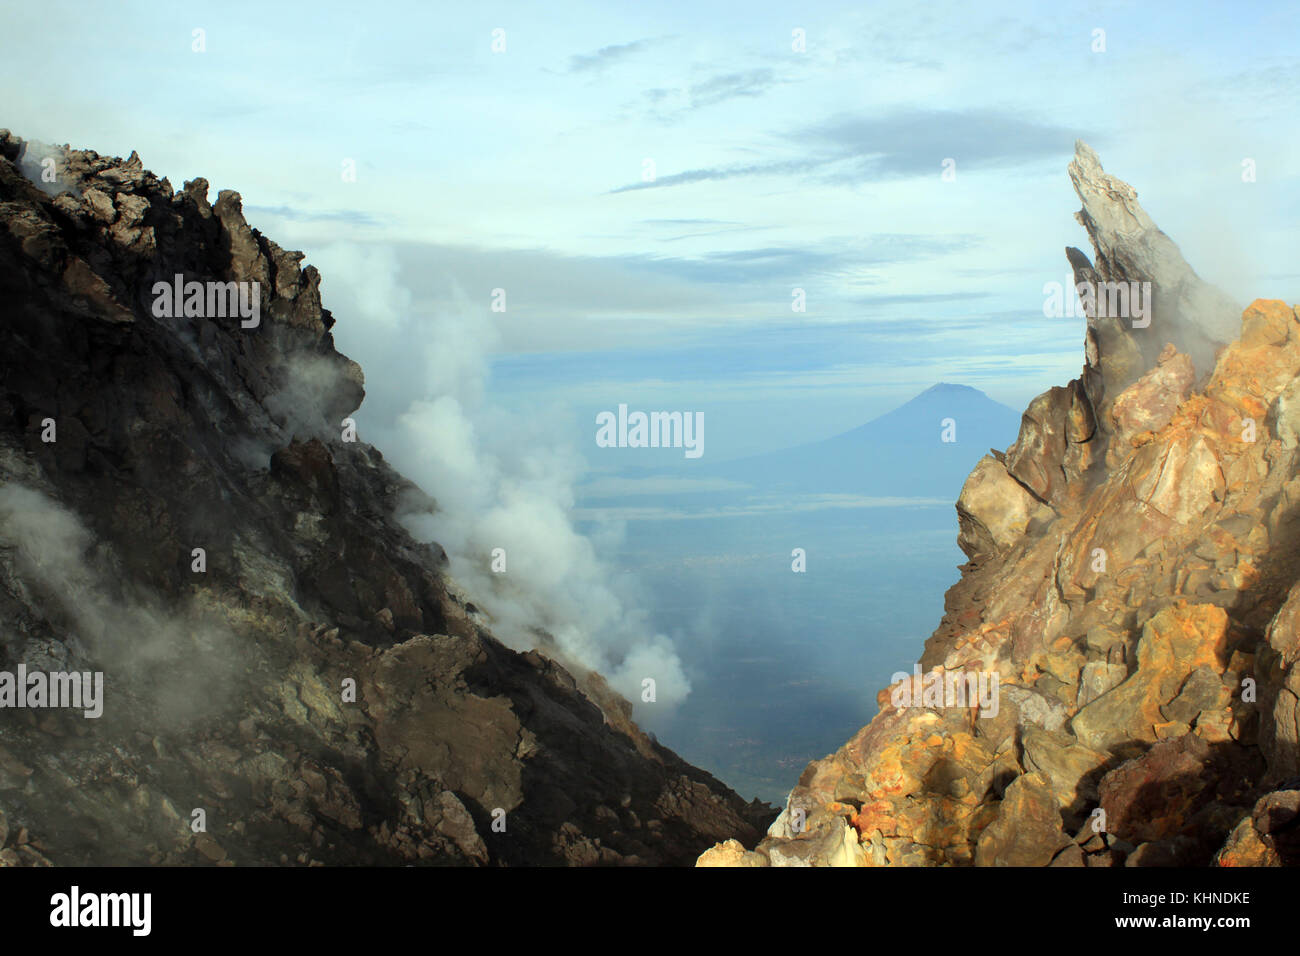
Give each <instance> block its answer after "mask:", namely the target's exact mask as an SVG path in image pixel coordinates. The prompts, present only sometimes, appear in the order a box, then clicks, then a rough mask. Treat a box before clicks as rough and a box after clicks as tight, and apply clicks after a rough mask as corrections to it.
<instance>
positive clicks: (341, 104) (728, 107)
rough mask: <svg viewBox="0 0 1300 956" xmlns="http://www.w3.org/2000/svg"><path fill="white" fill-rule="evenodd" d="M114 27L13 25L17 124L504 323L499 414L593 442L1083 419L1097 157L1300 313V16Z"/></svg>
mask: <svg viewBox="0 0 1300 956" xmlns="http://www.w3.org/2000/svg"><path fill="white" fill-rule="evenodd" d="M111 6H112V7H113V8H114V9H115V11H116V12H115V13H114V15H113V16H112V17H100V18H96V17H91V16H87V15H85V12H84V9H83V5H82V4H76V3H61V2H46V3H42V4H23V5H19V4H16V3H13V2H12V0H4V2H3V5H2V7H0V9H2V10H3V13H2V14H0V17H3V22H4V25H5V29H3V30H0V73H2V74H3V79H4V90H5V98H4V99H5V106H4V108H3V110H2V111H0V124H3V125H6V126H8V127H10V128H12V129H13V130H14V132H16V133H18V134H19V135H21V136H24V137H26V138H31V139H39V140H43V141H48V142H56V143H70V144H72V145H74V146H81V147H90V148H94V149H96V150H98V151H99V152H101V153H113V154H121V155H126V154H128V153H129V152H130V151H131V150H132V149H135V150H138V151H139V153H140V155H141V157H142V158H143V159H144V162H145V164H146V166H148V167H149V168H151V169H152V170H154V171H155V172H156V173H158V174H159V175H166V176H168V177H170V179H171V181H172V183H173V185H175V186H179V185H180V184H181V182H182V181H184V180H187V179H190V178H193V177H195V176H199V175H202V176H204V177H205V178H207V179H208V180H209V181H210V182H211V183H212V188H213V195H214V197H215V192H216V190H218V189H224V188H235V189H237V190H238V191H239V192H240V193H241V195H242V196H243V199H244V205H245V210H246V213H247V215H248V218H249V220H250V222H251V223H252V224H253V225H254V226H255V227H257V228H259V229H261V230H262V231H263V232H265V233H266V234H268V235H270V236H271V237H273V238H275V239H276V240H277V241H278V242H279V243H280V244H281V245H284V246H294V247H300V248H302V249H304V250H305V251H306V252H307V253H308V261H317V264H320V261H318V260H322V257H324V259H328V260H331V261H335V260H338V259H339V258H349V259H353V260H355V259H365V258H367V257H371V258H372V259H375V257H378V259H382V261H383V262H384V264H385V265H384V267H383V269H381V270H380V271H383V272H392V266H391V260H392V259H393V258H395V259H396V260H397V262H398V266H397V269H398V271H397V272H396V273H394V275H395V277H396V278H395V279H394V280H393V281H396V282H398V283H399V284H401V285H402V286H403V287H404V288H405V289H407V290H408V291H409V292H410V298H409V301H408V302H407V305H408V306H409V307H410V308H411V309H413V310H414V311H416V312H419V313H421V314H425V315H432V314H434V313H436V312H437V310H439V309H442V308H448V307H453V306H455V307H469V308H474V309H481V310H482V312H483V321H484V322H485V323H488V324H490V325H492V326H493V329H494V331H493V335H492V339H493V341H492V345H491V354H490V363H491V378H490V382H489V383H488V384H487V387H488V388H489V390H490V392H491V395H492V397H493V399H494V400H495V401H498V402H500V403H502V404H503V405H509V406H514V407H524V406H534V405H537V404H539V403H541V404H545V405H547V406H548V407H552V408H556V409H560V410H562V412H561V413H562V414H567V415H569V416H570V419H571V421H572V422H573V423H574V427H575V428H578V427H584V428H585V427H587V426H586V425H585V424H583V425H579V423H586V422H589V421H590V420H591V417H592V415H593V414H594V412H595V411H598V410H600V409H606V408H613V407H614V406H615V405H616V404H617V403H618V402H621V401H622V402H628V403H629V404H631V405H632V406H633V407H637V406H638V403H639V404H640V406H641V407H647V406H654V407H664V408H673V409H677V408H683V409H684V408H692V409H694V408H700V409H707V410H708V412H709V413H710V421H711V425H712V426H713V427H712V428H711V435H710V438H711V441H712V444H711V446H710V449H709V454H710V455H713V456H719V457H732V456H736V455H742V454H748V453H754V452H758V451H762V450H767V449H770V448H776V447H782V446H785V445H793V444H798V443H799V442H801V441H805V440H810V439H815V438H820V437H825V436H827V435H830V434H833V433H836V432H838V431H842V430H844V429H846V428H849V427H853V426H854V425H857V424H861V423H862V422H864V421H866V420H868V419H870V418H872V417H874V416H875V415H877V414H881V413H883V412H885V411H888V410H889V409H890V408H892V407H894V406H896V405H898V404H900V403H901V402H902V401H905V400H906V399H908V398H910V397H911V396H912V395H914V394H916V393H917V392H919V391H921V390H923V389H924V388H926V387H928V386H930V385H932V384H934V383H935V382H938V381H951V382H957V383H960V384H967V385H972V386H975V387H978V388H981V389H983V390H984V391H986V392H988V394H990V395H991V396H992V397H993V398H995V399H997V400H999V401H1002V402H1005V403H1006V404H1009V405H1012V406H1013V407H1017V408H1020V407H1023V406H1024V405H1025V404H1026V403H1027V402H1028V400H1029V399H1030V398H1031V397H1032V396H1033V395H1035V394H1037V393H1038V392H1040V391H1042V390H1044V389H1046V388H1048V387H1050V386H1052V385H1055V384H1063V383H1064V382H1066V381H1068V380H1069V379H1070V378H1072V377H1074V376H1075V375H1077V374H1078V372H1079V368H1080V366H1081V363H1082V349H1081V346H1082V327H1081V324H1080V320H1078V319H1049V318H1045V317H1044V316H1043V315H1042V314H1041V309H1042V302H1043V291H1042V287H1043V285H1044V283H1046V282H1050V281H1065V280H1067V279H1068V276H1069V273H1068V270H1067V268H1066V262H1065V258H1064V255H1063V248H1064V246H1066V245H1080V246H1083V247H1084V248H1085V250H1086V251H1087V247H1086V243H1087V240H1086V236H1085V234H1084V233H1083V230H1082V228H1081V227H1079V226H1078V225H1077V224H1076V223H1075V222H1074V221H1073V218H1072V213H1073V211H1074V210H1075V209H1076V208H1077V207H1078V201H1077V199H1076V197H1075V196H1074V193H1073V190H1072V188H1071V186H1070V183H1069V180H1068V178H1067V176H1066V172H1065V167H1066V164H1067V163H1068V161H1069V159H1070V157H1071V155H1072V148H1073V141H1074V139H1075V138H1076V137H1082V138H1084V139H1086V140H1087V141H1088V142H1089V143H1090V144H1091V145H1092V146H1093V147H1094V148H1096V149H1097V150H1098V152H1099V153H1100V155H1101V157H1102V160H1103V162H1104V164H1105V165H1106V168H1107V170H1108V171H1110V172H1113V173H1114V174H1116V175H1119V176H1120V177H1122V178H1124V179H1126V180H1127V181H1129V182H1131V183H1133V184H1134V185H1135V186H1136V187H1137V189H1138V191H1139V195H1140V197H1141V200H1142V202H1143V204H1144V205H1145V207H1146V208H1147V210H1148V212H1150V213H1151V214H1152V216H1153V218H1154V219H1155V220H1156V222H1157V224H1159V225H1160V226H1161V227H1162V228H1163V229H1164V230H1165V231H1166V232H1167V233H1169V234H1170V235H1171V236H1172V237H1173V238H1174V240H1175V241H1176V242H1178V243H1179V244H1180V246H1181V247H1182V249H1183V251H1184V253H1185V255H1186V257H1187V258H1188V259H1189V261H1191V263H1192V264H1193V266H1194V267H1195V268H1196V269H1197V270H1198V271H1199V272H1200V273H1201V274H1202V275H1203V276H1205V277H1206V278H1209V279H1210V280H1211V281H1215V282H1217V283H1218V284H1220V285H1221V286H1223V287H1224V288H1225V289H1226V290H1227V291H1229V292H1230V293H1231V294H1232V295H1233V296H1234V297H1236V298H1238V299H1239V300H1240V301H1241V302H1242V304H1243V305H1244V304H1245V303H1246V302H1248V301H1249V300H1250V299H1252V298H1255V297H1257V296H1267V297H1282V298H1288V299H1290V300H1292V301H1295V300H1297V299H1300V275H1298V274H1297V273H1298V270H1297V267H1296V266H1295V263H1294V252H1295V243H1294V235H1293V232H1291V230H1293V228H1294V222H1295V218H1296V214H1297V213H1300V149H1297V148H1296V146H1297V145H1298V144H1297V139H1300V131H1298V130H1297V127H1296V125H1295V123H1294V116H1295V115H1296V100H1297V94H1298V93H1300V65H1298V61H1297V59H1296V56H1295V54H1294V38H1295V37H1296V36H1297V35H1300V29H1298V28H1300V7H1297V6H1296V5H1295V4H1292V3H1257V4H1230V3H1180V4H1177V5H1173V4H1143V5H1140V6H1139V5H1130V4H1119V3H1069V2H1066V3H1054V4H1051V5H1045V4H1041V3H1020V4H1017V3H986V4H980V5H979V7H978V9H976V8H973V7H971V5H969V4H966V3H925V4H917V3H915V2H912V0H907V2H898V3H895V2H883V3H874V2H873V3H869V4H862V3H812V4H804V3H800V4H794V3H763V2H760V3H748V4H745V5H743V8H742V7H741V6H739V5H734V4H700V3H667V4H656V5H653V6H649V5H646V6H644V7H636V6H633V5H618V7H617V8H611V5H607V4H594V3H582V2H571V3H566V4H564V5H559V6H557V5H545V6H543V5H538V4H491V3H484V4H473V5H464V6H461V7H457V6H453V5H444V4H437V3H427V2H416V3H381V2H377V3H371V4H367V5H364V6H358V5H356V4H351V3H349V4H343V3H313V4H290V3H285V4H260V3H259V4H247V3H231V2H223V3H219V4H218V3H214V4H180V5H178V4H173V3H170V2H168V3H154V2H128V0H115V2H113V3H112V4H111ZM1097 30H1102V31H1104V38H1102V41H1103V43H1104V50H1103V49H1096V47H1098V35H1097V34H1096V33H1095V31H1097ZM195 31H202V33H201V34H196V33H195ZM797 31H802V34H798V33H797ZM800 35H801V36H802V38H803V42H802V47H801V48H799V47H800V44H799V43H797V39H798V36H800ZM200 38H201V41H202V42H201V44H200V43H199V39H200ZM199 46H202V49H201V50H199V49H197V47H199ZM1247 157H1249V158H1252V159H1254V160H1255V161H1256V166H1257V170H1258V172H1257V180H1256V182H1254V183H1249V184H1246V183H1243V182H1242V181H1241V175H1240V168H1241V162H1242V159H1243V158H1247ZM946 159H951V160H953V161H954V163H955V166H954V167H953V168H954V169H955V173H956V175H955V178H951V179H950V181H946V180H945V179H944V178H943V176H942V173H943V167H942V164H943V162H944V160H946ZM348 161H351V162H352V163H354V169H355V181H350V180H348V179H347V178H346V177H345V176H344V175H343V169H344V164H345V163H346V162H348ZM651 171H652V172H653V179H652V180H651V179H649V177H650V175H651ZM322 250H325V251H324V252H323V251H322ZM330 252H332V253H333V255H332V256H331V255H330ZM376 261H377V260H376ZM344 268H346V267H344ZM357 281H360V282H366V281H369V280H367V278H366V277H365V276H360V277H358V279H357ZM375 281H380V280H375ZM384 281H386V280H384ZM342 282H343V280H342V279H341V278H332V276H331V273H330V272H328V271H326V273H325V280H324V293H325V299H326V305H327V306H330V307H334V305H335V300H336V299H337V300H338V301H346V300H347V299H348V294H347V293H348V290H342V289H340V288H339V287H340V286H341V284H342ZM493 289H504V290H505V293H506V300H505V303H506V311H505V312H504V313H496V314H493V313H491V312H490V302H491V297H492V295H493V292H492V290H493ZM795 289H802V290H804V296H805V302H806V311H804V312H794V311H793V310H792V301H793V296H794V295H795V293H794V291H793V290H795ZM336 311H339V310H338V309H337V308H336ZM338 318H339V321H340V327H339V329H338V330H337V336H338V339H339V342H340V346H341V347H343V348H344V350H345V351H347V349H348V346H349V344H352V345H353V351H354V352H355V351H358V350H360V351H361V352H364V351H365V341H366V333H365V330H364V328H362V327H360V326H358V325H353V326H351V327H350V326H349V325H348V323H349V322H354V323H355V322H356V321H357V320H356V319H355V318H354V317H350V316H348V315H346V314H343V313H340V314H339V315H338ZM354 357H356V358H358V359H359V360H360V361H361V362H362V364H363V366H366V367H367V368H368V369H369V370H370V371H371V372H372V377H373V374H374V372H375V371H380V372H381V373H382V371H383V370H382V369H379V370H376V369H373V368H370V366H371V365H373V364H374V362H375V361H379V362H380V363H382V362H383V361H384V359H383V356H374V355H369V356H367V355H364V354H362V355H354ZM367 359H369V362H368V361H367Z"/></svg>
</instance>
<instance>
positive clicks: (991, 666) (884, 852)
mask: <svg viewBox="0 0 1300 956" xmlns="http://www.w3.org/2000/svg"><path fill="white" fill-rule="evenodd" d="M1069 172H1070V177H1071V179H1072V181H1073V183H1074V187H1075V190H1076V192H1077V193H1078V195H1079V198H1080V199H1081V200H1082V202H1083V208H1082V209H1081V210H1080V212H1079V213H1078V214H1077V218H1078V220H1079V222H1080V224H1081V225H1083V226H1084V228H1085V229H1086V230H1087V232H1088V236H1089V238H1090V240H1091V242H1092V246H1093V253H1094V254H1093V258H1092V259H1091V260H1090V259H1089V257H1088V256H1087V255H1085V254H1084V253H1083V252H1081V251H1079V250H1077V249H1069V250H1067V256H1068V258H1069V261H1070V263H1071V265H1072V267H1073V269H1074V273H1075V280H1076V282H1080V283H1084V282H1088V283H1104V282H1111V283H1116V282H1125V283H1129V282H1139V283H1141V282H1150V283H1151V303H1152V304H1153V306H1154V308H1153V309H1152V310H1151V313H1150V323H1149V325H1147V324H1145V323H1146V318H1145V317H1144V318H1142V319H1140V320H1139V319H1137V317H1136V316H1134V315H1124V314H1114V310H1108V309H1103V308H1102V307H1100V306H1098V305H1094V307H1093V308H1091V309H1089V311H1088V329H1087V341H1086V343H1085V345H1086V348H1085V353H1086V364H1085V367H1084V369H1083V374H1082V375H1081V377H1080V378H1079V379H1077V380H1075V381H1073V382H1071V383H1070V384H1069V385H1068V386H1066V387H1064V388H1053V389H1051V390H1049V391H1047V392H1045V393H1044V394H1043V395H1040V396H1039V397H1038V398H1036V399H1035V400H1034V401H1033V402H1032V403H1031V404H1030V406H1029V408H1028V409H1027V410H1026V411H1025V414H1024V417H1023V420H1022V424H1021V429H1020V434H1019V437H1018V438H1017V441H1016V443H1015V444H1014V445H1012V446H1011V447H1010V448H1009V449H1007V451H1006V452H1005V454H1003V453H1000V452H997V451H994V452H991V453H990V454H989V455H988V456H986V457H985V458H984V459H983V460H982V461H981V462H980V463H979V465H978V466H977V467H976V468H975V470H974V471H973V472H972V474H971V475H970V477H969V479H968V480H967V482H966V485H965V487H964V488H963V490H962V494H961V497H960V499H959V501H958V503H957V512H958V518H959V522H960V536H959V544H960V545H961V547H962V549H963V550H964V551H965V553H966V555H967V556H968V558H969V562H968V563H967V564H965V565H964V566H963V567H962V569H961V570H962V576H961V579H960V581H959V582H958V583H957V584H955V585H954V586H953V587H952V588H951V589H950V591H949V592H948V594H947V597H946V601H945V604H946V613H945V614H944V617H943V621H942V623H941V624H940V625H939V627H938V629H937V630H936V631H935V632H934V634H933V635H932V636H931V637H930V639H929V640H928V641H927V642H926V645H925V651H924V654H923V656H922V658H921V661H920V668H921V670H922V671H923V672H924V673H925V674H926V675H934V676H933V677H930V678H929V680H930V681H933V680H935V679H936V678H942V677H943V676H944V675H954V674H959V673H960V674H965V673H972V674H991V675H992V676H993V678H994V679H995V680H996V682H997V686H998V699H997V700H998V705H997V706H996V707H986V708H984V709H982V710H981V709H979V708H975V707H969V706H961V704H962V703H963V701H962V699H961V698H960V697H957V696H956V695H954V696H953V698H952V699H951V700H948V699H936V698H928V697H926V696H924V694H922V695H920V697H919V700H918V699H917V697H915V696H913V697H911V698H909V697H908V696H905V695H904V694H903V693H902V691H903V690H911V689H914V685H915V683H916V682H915V680H913V681H905V682H899V683H898V684H896V685H894V687H893V688H891V689H886V690H885V691H882V692H881V694H880V695H879V698H878V700H879V704H880V707H881V710H880V713H879V714H878V715H877V716H876V717H875V718H874V719H873V720H872V721H871V723H870V724H869V725H868V726H866V727H864V728H863V729H862V730H861V731H860V732H859V733H858V734H857V735H856V736H855V737H854V738H853V739H852V740H850V741H849V742H848V743H847V744H845V745H844V746H843V747H842V748H841V749H840V750H839V751H837V752H836V753H834V754H832V755H830V756H828V757H826V758H825V759H823V760H819V761H816V762H814V763H812V764H811V765H809V767H808V768H807V769H806V770H805V771H804V773H803V775H802V776H801V777H800V779H799V781H798V785H797V786H796V787H795V788H794V790H793V791H792V792H791V794H790V797H789V801H788V804H787V807H786V809H785V811H784V812H783V813H782V815H781V817H780V818H779V819H778V820H777V821H776V822H775V823H774V824H773V826H772V827H771V829H770V830H769V832H768V835H767V837H766V838H765V839H763V840H762V841H761V842H760V843H759V844H758V845H757V847H755V849H754V850H746V849H745V846H744V845H742V843H741V842H735V841H733V842H729V843H725V844H721V845H719V846H717V847H715V848H714V849H712V850H710V851H709V852H708V853H706V854H704V855H703V857H702V858H701V859H700V861H699V863H700V865H713V866H728V865H740V866H766V865H779V866H791V865H793V866H806V865H850V866H852V865H862V866H885V865H889V866H909V865H944V864H976V865H992V866H1004V865H1028V866H1048V865H1050V866H1116V865H1133V866H1143V865H1146V866H1153V865H1155V866H1158V865H1205V864H1211V863H1217V864H1219V865H1224V866H1236V865H1250V864H1280V863H1296V862H1300V777H1297V774H1298V773H1300V709H1298V707H1297V703H1298V695H1300V669H1297V667H1296V666H1295V664H1296V660H1297V657H1300V474H1298V473H1297V463H1298V456H1300V378H1297V375H1298V374H1300V309H1293V308H1291V307H1289V306H1287V305H1286V304H1285V303H1282V302H1276V301H1256V302H1254V303H1252V304H1251V305H1250V306H1249V307H1247V308H1246V309H1245V312H1244V314H1242V313H1241V311H1240V310H1239V308H1238V307H1237V306H1235V305H1234V304H1233V303H1232V302H1231V301H1230V300H1228V299H1227V297H1226V296H1224V295H1223V294H1222V293H1221V292H1219V291H1218V290H1216V289H1214V288H1213V287H1211V286H1209V285H1207V284H1206V283H1204V282H1203V281H1202V280H1200V279H1199V278H1198V277H1197V276H1196V274H1195V273H1194V272H1193V271H1192V269H1191V268H1190V267H1189V266H1188V265H1187V264H1186V263H1185V262H1184V261H1183V260H1182V257H1181V256H1180V255H1179V253H1178V250H1177V247H1176V246H1175V245H1174V244H1173V243H1172V241H1170V240H1169V238H1168V237H1167V236H1165V235H1164V233H1162V232H1160V231H1159V230H1158V229H1157V228H1156V227H1155V225H1154V224H1153V223H1152V222H1151V220H1150V218H1149V217H1148V216H1147V215H1146V213H1145V212H1144V211H1143V210H1142V208H1141V207H1140V206H1139V205H1138V203H1137V194H1136V192H1135V191H1134V190H1133V189H1132V187H1130V186H1129V185H1127V184H1126V183H1124V182H1122V181H1120V180H1118V179H1116V178H1114V177H1112V176H1109V175H1107V174H1106V173H1105V172H1104V171H1103V170H1102V168H1101V164H1100V162H1099V161H1098V159H1097V157H1096V155H1095V154H1094V153H1093V151H1092V150H1091V149H1089V148H1088V147H1087V146H1086V145H1085V144H1082V143H1080V144H1079V145H1078V147H1077V149H1076V155H1075V158H1074V161H1073V162H1072V163H1071V164H1070V169H1069ZM1093 288H1096V286H1093ZM1107 312H1111V313H1112V314H1106V313H1107ZM1238 317H1239V321H1238ZM926 686H927V683H926V679H922V682H921V688H922V689H924V687H926ZM986 699H987V698H986Z"/></svg>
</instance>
